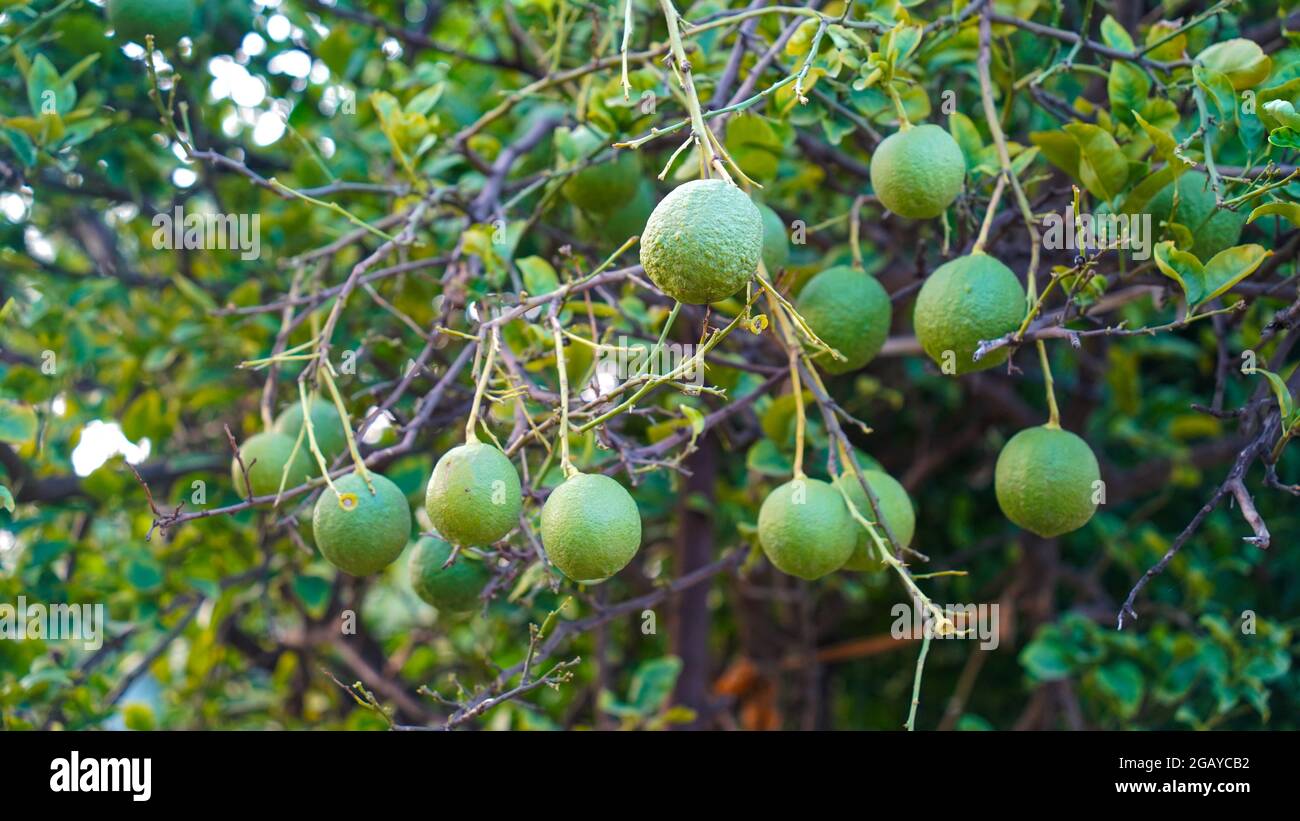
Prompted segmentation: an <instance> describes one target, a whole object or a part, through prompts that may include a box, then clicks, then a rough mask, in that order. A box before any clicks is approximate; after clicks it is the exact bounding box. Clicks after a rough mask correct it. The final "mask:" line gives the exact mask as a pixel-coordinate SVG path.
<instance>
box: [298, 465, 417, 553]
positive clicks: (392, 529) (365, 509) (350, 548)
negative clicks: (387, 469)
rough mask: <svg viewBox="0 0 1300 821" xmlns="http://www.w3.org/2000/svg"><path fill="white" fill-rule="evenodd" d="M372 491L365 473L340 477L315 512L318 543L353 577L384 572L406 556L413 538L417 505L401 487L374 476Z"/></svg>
mask: <svg viewBox="0 0 1300 821" xmlns="http://www.w3.org/2000/svg"><path fill="white" fill-rule="evenodd" d="M370 481H371V483H372V484H374V486H375V492H374V493H373V494H372V493H371V492H370V488H369V487H367V486H366V480H365V479H362V478H361V476H360V474H357V473H349V474H348V475H346V476H344V477H342V478H340V479H335V480H334V488H335V489H336V490H337V491H338V492H337V493H335V490H331V489H330V488H328V487H327V488H325V490H323V491H322V492H321V495H320V498H319V499H317V500H316V508H315V509H314V510H313V511H312V514H311V529H312V533H313V535H315V537H316V546H317V547H318V548H320V552H321V555H322V556H324V557H325V558H326V559H327V560H329V563H330V564H332V565H334V566H335V567H337V568H338V569H339V570H342V571H343V572H345V573H350V574H351V575H353V576H368V575H370V574H371V573H377V572H379V571H380V570H383V569H384V568H385V567H387V566H388V565H389V564H391V563H392V562H393V560H394V559H396V558H397V557H398V556H400V555H402V549H403V548H405V547H406V541H407V539H409V538H410V536H411V506H410V504H408V503H407V501H406V495H405V494H404V493H402V491H401V489H400V488H398V486H397V485H395V484H393V483H392V482H391V481H390V480H388V479H386V478H385V477H383V476H380V475H379V474H378V473H373V472H372V473H371V474H370Z"/></svg>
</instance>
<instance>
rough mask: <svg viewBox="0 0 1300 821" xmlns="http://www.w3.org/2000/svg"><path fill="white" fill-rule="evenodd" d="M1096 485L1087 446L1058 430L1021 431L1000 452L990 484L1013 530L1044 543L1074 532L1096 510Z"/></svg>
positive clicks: (1092, 458) (1097, 474)
mask: <svg viewBox="0 0 1300 821" xmlns="http://www.w3.org/2000/svg"><path fill="white" fill-rule="evenodd" d="M1100 479H1101V471H1100V470H1099V469H1098V467H1097V457H1096V456H1095V455H1093V452H1092V448H1090V447H1088V443H1087V442H1085V441H1083V440H1082V439H1080V438H1079V437H1078V436H1075V435H1074V434H1073V433H1070V432H1069V431H1067V430H1061V429H1060V428H1053V427H1047V426H1046V425H1044V426H1041V427H1036V428H1026V429H1025V430H1022V431H1020V432H1019V433H1017V434H1016V435H1015V436H1013V437H1011V439H1010V441H1008V442H1007V444H1006V445H1005V446H1004V447H1003V448H1002V452H1001V453H1000V454H998V463H997V467H996V468H994V471H993V484H994V488H995V489H996V490H997V495H998V505H999V506H1000V507H1001V508H1002V512H1003V513H1005V514H1006V517H1007V518H1008V519H1010V520H1011V521H1013V522H1015V523H1016V524H1017V525H1019V526H1021V527H1023V528H1024V529H1025V530H1028V531H1030V532H1033V533H1037V534H1038V535H1039V536H1042V537H1044V538H1050V537H1052V536H1060V535H1061V534H1062V533H1069V532H1070V531H1071V530H1078V529H1079V528H1081V527H1083V526H1084V525H1085V524H1087V523H1088V520H1089V519H1091V518H1092V514H1093V512H1094V511H1096V509H1097V505H1096V503H1095V502H1094V501H1093V493H1094V492H1095V487H1096V486H1095V484H1094V483H1095V482H1097V481H1099V480H1100Z"/></svg>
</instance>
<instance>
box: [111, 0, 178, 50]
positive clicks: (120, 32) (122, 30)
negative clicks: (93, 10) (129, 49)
mask: <svg viewBox="0 0 1300 821" xmlns="http://www.w3.org/2000/svg"><path fill="white" fill-rule="evenodd" d="M108 21H109V22H110V23H112V24H113V31H114V32H116V33H117V36H118V37H120V38H121V39H122V40H124V41H126V40H129V41H131V42H134V43H139V44H140V45H142V46H143V45H144V38H145V35H146V34H152V35H153V42H154V46H156V47H158V48H164V47H166V46H170V45H174V44H175V43H176V41H177V40H179V39H181V38H182V37H184V36H186V35H187V34H189V33H190V31H191V30H192V29H193V27H194V0H108Z"/></svg>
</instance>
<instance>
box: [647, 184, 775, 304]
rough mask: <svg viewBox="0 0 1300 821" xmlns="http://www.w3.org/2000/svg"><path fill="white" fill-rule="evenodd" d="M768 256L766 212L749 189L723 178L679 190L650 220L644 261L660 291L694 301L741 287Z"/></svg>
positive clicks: (703, 301) (719, 296) (713, 299)
mask: <svg viewBox="0 0 1300 821" xmlns="http://www.w3.org/2000/svg"><path fill="white" fill-rule="evenodd" d="M762 254H763V216H762V214H760V213H759V211H758V206H756V205H754V203H753V201H752V200H750V198H749V197H748V196H746V195H745V192H743V191H741V190H740V189H739V188H737V187H736V186H734V185H732V184H731V183H728V182H724V181H723V180H692V181H691V182H688V183H683V184H682V185H679V186H678V187H677V188H675V189H673V190H672V191H671V192H670V193H669V194H668V196H666V197H664V198H663V199H662V200H661V201H660V202H659V204H658V205H657V206H655V210H654V213H652V214H651V215H650V219H649V220H647V221H646V225H645V231H644V232H643V233H642V234H641V265H642V266H643V267H644V268H645V272H646V274H647V275H648V276H649V277H650V279H651V280H652V281H653V282H654V284H655V285H656V286H658V287H659V290H661V291H663V292H664V293H665V294H667V295H668V296H670V297H672V298H673V299H676V300H677V301H679V302H684V303H686V304H688V305H704V304H706V303H709V302H717V301H718V300H720V299H726V298H727V297H729V296H731V295H732V294H734V293H735V292H736V291H739V290H740V289H741V288H742V287H743V286H744V284H745V283H746V282H747V281H749V278H750V277H752V276H753V275H754V271H756V270H757V269H758V261H759V259H760V258H761V257H762Z"/></svg>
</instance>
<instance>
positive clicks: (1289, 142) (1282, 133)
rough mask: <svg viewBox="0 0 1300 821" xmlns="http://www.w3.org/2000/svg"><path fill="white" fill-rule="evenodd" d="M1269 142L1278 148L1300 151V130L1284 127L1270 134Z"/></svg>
mask: <svg viewBox="0 0 1300 821" xmlns="http://www.w3.org/2000/svg"><path fill="white" fill-rule="evenodd" d="M1268 141H1269V142H1270V143H1272V144H1273V145H1275V146H1277V147H1278V148H1287V149H1292V150H1295V149H1300V130H1297V129H1294V128H1290V127H1287V126H1283V127H1282V128H1275V129H1273V130H1272V131H1270V132H1269V133H1268Z"/></svg>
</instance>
